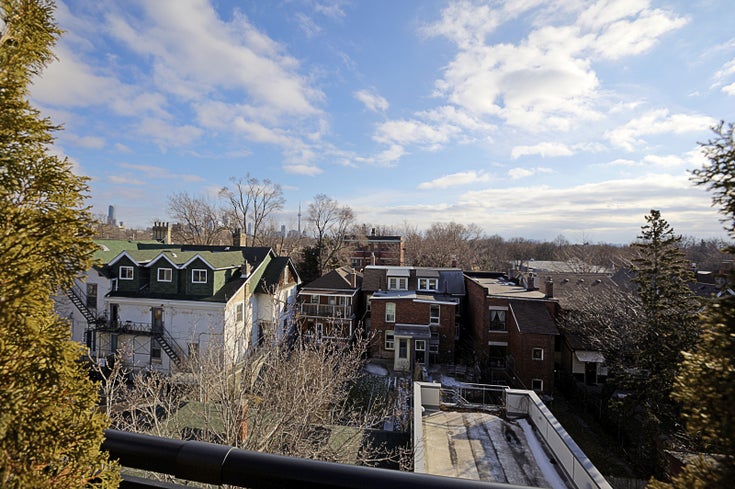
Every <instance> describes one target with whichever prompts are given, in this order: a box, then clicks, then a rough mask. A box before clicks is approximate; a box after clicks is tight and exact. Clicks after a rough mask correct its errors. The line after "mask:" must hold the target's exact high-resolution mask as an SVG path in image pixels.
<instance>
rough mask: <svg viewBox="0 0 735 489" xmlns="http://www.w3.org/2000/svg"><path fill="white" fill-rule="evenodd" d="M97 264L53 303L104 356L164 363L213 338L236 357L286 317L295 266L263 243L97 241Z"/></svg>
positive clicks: (281, 326)
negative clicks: (234, 244)
mask: <svg viewBox="0 0 735 489" xmlns="http://www.w3.org/2000/svg"><path fill="white" fill-rule="evenodd" d="M97 244H98V246H99V251H98V252H97V254H96V256H95V258H96V263H97V264H96V265H95V266H94V267H93V268H92V269H91V270H89V271H88V272H87V273H86V274H85V275H84V276H82V277H80V278H78V279H77V280H76V281H75V284H74V286H73V287H72V289H70V290H69V291H66V294H65V295H63V296H61V297H59V299H58V300H57V303H56V309H57V312H58V313H59V314H60V315H63V316H66V317H68V318H69V319H70V321H71V325H72V338H73V339H74V340H76V341H80V342H83V343H86V344H87V346H88V347H89V349H90V352H91V354H92V356H93V357H94V358H97V359H99V360H100V362H103V361H104V359H107V358H108V357H109V356H110V355H114V354H116V353H117V354H119V355H121V358H122V361H123V362H124V363H125V364H126V365H128V366H129V367H131V368H135V369H140V368H148V369H155V370H161V371H166V372H169V371H171V370H172V368H173V367H174V366H176V367H182V366H183V364H184V363H185V361H186V359H187V357H189V356H190V355H192V354H194V353H196V352H199V351H203V350H206V349H209V348H215V347H216V348H217V349H218V350H219V351H221V353H222V355H223V356H224V358H225V359H226V360H228V361H231V362H237V361H239V360H240V359H241V358H242V357H243V356H244V355H245V354H246V353H247V351H248V350H249V349H250V348H251V347H252V346H253V345H254V344H256V343H257V342H259V341H263V340H264V339H265V338H272V339H273V340H274V341H276V340H278V339H279V338H281V337H282V336H283V335H284V334H285V333H286V331H287V330H288V329H289V328H291V327H292V315H293V309H294V307H295V298H296V292H297V286H298V284H299V277H298V274H297V272H296V270H295V268H294V266H293V264H292V263H291V261H290V259H288V258H285V257H278V256H276V255H275V253H274V252H273V250H272V249H270V248H267V247H234V246H233V247H229V246H191V245H170V244H161V243H159V242H157V241H151V242H141V241H137V242H135V241H114V240H99V241H97Z"/></svg>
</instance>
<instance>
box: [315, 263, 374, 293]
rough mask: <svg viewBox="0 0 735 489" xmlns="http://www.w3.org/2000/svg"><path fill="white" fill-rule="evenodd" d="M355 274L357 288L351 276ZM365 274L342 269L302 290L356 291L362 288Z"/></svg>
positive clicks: (326, 275)
mask: <svg viewBox="0 0 735 489" xmlns="http://www.w3.org/2000/svg"><path fill="white" fill-rule="evenodd" d="M353 273H354V274H355V282H356V286H353V285H352V280H351V275H352V274H353ZM362 281H363V274H362V272H358V271H356V270H354V269H352V268H351V267H340V268H337V269H335V270H332V271H331V272H329V273H326V274H324V275H322V276H321V277H319V278H317V279H314V280H312V281H311V282H309V283H308V284H306V285H305V286H304V287H303V289H302V290H306V289H309V290H350V291H352V290H356V289H359V288H361V287H362Z"/></svg>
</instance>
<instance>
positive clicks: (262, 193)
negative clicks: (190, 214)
mask: <svg viewBox="0 0 735 489" xmlns="http://www.w3.org/2000/svg"><path fill="white" fill-rule="evenodd" d="M230 181H231V182H232V186H231V188H228V187H223V188H222V189H221V190H220V195H221V196H222V197H225V198H226V199H227V200H228V202H229V203H230V207H231V211H232V213H233V215H234V220H235V222H237V226H238V227H239V228H240V230H242V231H243V232H245V233H246V238H245V243H243V245H244V246H248V245H249V246H255V245H258V244H263V236H262V234H263V231H264V228H265V225H266V224H267V220H268V218H269V217H270V216H271V215H272V214H273V213H275V212H278V211H280V210H281V209H283V206H284V204H285V203H286V199H284V198H283V190H282V189H281V186H280V185H279V184H277V183H273V182H271V181H270V180H268V179H265V180H263V181H260V180H258V179H257V178H255V177H251V176H250V174H248V175H246V176H245V178H239V179H236V178H235V177H232V178H230ZM248 223H250V224H251V228H250V229H248ZM247 235H250V237H249V240H248V237H247Z"/></svg>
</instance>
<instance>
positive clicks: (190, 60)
mask: <svg viewBox="0 0 735 489" xmlns="http://www.w3.org/2000/svg"><path fill="white" fill-rule="evenodd" d="M56 17H57V21H58V23H59V25H60V26H61V28H62V29H64V30H65V31H66V32H65V34H64V36H63V37H62V39H61V41H60V43H59V45H58V46H57V48H56V54H57V56H58V58H59V60H58V62H54V63H53V64H52V65H50V66H49V67H48V68H47V69H46V71H45V72H44V73H43V75H42V77H41V78H39V79H38V80H36V81H35V85H34V87H33V88H32V100H33V102H34V104H35V105H36V106H38V107H39V108H41V110H42V111H43V113H44V114H46V115H49V116H51V117H52V119H53V120H54V122H56V123H61V124H63V125H64V130H62V131H60V132H59V133H58V134H57V137H58V139H57V143H56V145H55V148H54V151H56V152H58V153H59V154H62V155H67V156H68V157H69V158H70V159H71V160H72V162H73V164H74V166H75V171H77V172H78V173H80V174H84V175H87V176H89V177H91V182H90V189H91V200H90V204H91V205H92V206H93V212H94V213H95V214H97V215H101V216H106V215H107V213H108V206H110V205H113V206H114V208H115V217H116V219H117V220H118V221H122V222H124V223H125V225H126V226H127V227H149V226H151V225H152V223H153V222H154V221H170V220H171V219H170V217H169V216H168V214H167V209H166V207H167V205H166V200H167V199H166V198H167V196H168V195H170V194H172V193H177V192H187V193H189V194H191V195H205V196H209V197H210V198H211V199H213V200H214V199H215V198H216V193H217V190H219V189H220V188H221V187H223V186H226V185H228V184H229V183H230V182H229V178H230V177H244V176H245V175H246V174H247V173H250V175H252V176H254V177H256V178H258V179H261V180H262V179H270V180H271V181H273V182H275V183H279V184H281V185H282V187H283V189H284V197H285V198H286V208H285V209H284V213H283V215H282V216H278V217H276V218H275V223H276V227H277V228H279V229H280V227H281V225H285V226H286V227H287V228H288V229H295V228H296V226H297V223H296V220H297V212H298V207H299V203H300V204H301V206H302V213H303V215H304V216H305V215H306V209H307V207H308V204H309V202H310V201H311V200H312V199H313V197H314V196H315V195H316V194H319V193H324V194H327V195H329V196H330V197H332V198H334V199H336V200H338V201H339V202H340V203H341V204H347V205H349V206H351V207H352V209H353V210H354V212H355V215H356V220H357V222H359V223H362V222H368V223H371V224H373V225H394V226H398V227H400V226H402V225H403V224H404V223H408V224H410V225H415V226H417V227H418V228H420V229H425V228H428V227H429V226H430V225H431V223H433V222H449V221H455V222H460V223H464V224H472V223H474V224H476V225H478V226H479V227H480V228H482V229H483V231H485V232H486V233H487V234H488V235H493V234H499V235H500V236H502V237H504V238H506V239H507V238H512V237H523V238H528V239H541V240H553V239H554V238H555V237H556V236H559V235H563V236H565V237H566V238H567V239H568V240H569V241H571V242H573V243H574V242H581V241H587V242H593V243H597V242H610V243H621V244H622V243H629V242H631V241H633V240H634V239H635V238H636V236H637V235H638V234H639V233H640V226H641V225H643V224H644V216H645V215H646V214H647V213H648V212H649V210H650V209H654V208H655V209H659V210H661V213H662V216H663V217H664V218H665V219H666V220H667V221H668V222H669V223H670V224H671V225H672V226H673V227H674V230H675V231H676V232H677V233H678V234H684V235H691V236H696V237H701V238H710V237H725V236H726V233H725V231H724V230H723V228H722V224H721V223H720V222H719V218H720V216H719V215H718V214H717V211H716V209H714V208H712V207H711V195H710V194H708V193H707V192H706V191H705V190H704V189H702V188H697V187H694V186H693V185H692V183H691V182H690V179H689V173H688V171H689V170H691V169H694V168H698V167H700V166H701V165H702V163H703V162H704V160H703V157H702V155H701V154H700V152H699V150H698V145H697V142H699V141H706V140H707V139H709V138H710V137H711V131H710V127H711V126H712V125H714V124H716V123H718V121H719V120H721V119H725V120H726V121H734V120H735V110H734V109H735V31H734V30H733V26H735V8H733V5H732V3H731V2H730V1H726V0H693V1H683V0H682V1H635V0H607V1H599V2H593V1H583V0H559V1H542V0H526V1H517V0H511V1H507V2H503V1H492V2H473V1H438V0H424V1H418V0H417V1H408V0H406V1H399V2H395V1H385V0H375V1H372V0H371V1H364V0H362V1H358V0H354V1H347V0H282V1H278V0H274V1H268V2H262V1H256V0H244V1H231V0H211V1H208V0H156V1H144V0H139V1H135V0H133V1H125V2H113V1H108V0H95V1H91V0H78V1H76V0H74V1H64V2H62V1H60V2H58V8H57V16H56Z"/></svg>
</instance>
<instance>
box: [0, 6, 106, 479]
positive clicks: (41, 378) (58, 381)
mask: <svg viewBox="0 0 735 489" xmlns="http://www.w3.org/2000/svg"><path fill="white" fill-rule="evenodd" d="M53 13H54V4H53V2H51V1H48V0H0V15H1V16H2V23H0V386H1V387H0V486H2V487H23V488H27V487H34V488H43V487H64V488H67V487H94V486H98V487H114V486H116V485H117V482H118V479H119V476H118V469H117V467H116V465H115V464H111V463H109V462H108V460H107V455H106V453H104V452H102V451H101V450H100V445H101V442H102V440H103V429H104V428H105V427H106V426H107V420H106V418H105V417H104V416H103V415H101V414H99V413H98V411H97V409H96V408H97V399H98V396H97V386H96V385H95V384H93V383H92V382H90V381H89V379H88V377H87V375H86V372H85V371H84V369H83V368H82V366H81V365H80V364H79V362H78V359H79V358H80V357H81V356H82V355H83V350H82V349H81V347H80V346H79V345H78V344H76V343H74V342H72V341H71V339H70V328H69V324H68V322H66V321H64V320H62V319H61V318H59V317H57V316H56V315H55V314H54V312H53V300H52V296H53V295H54V294H55V293H56V291H58V290H59V289H63V288H64V287H68V286H69V285H70V283H71V281H72V280H73V277H74V276H75V275H76V274H77V273H79V272H80V271H82V270H85V269H87V268H88V267H89V265H90V263H91V256H92V253H93V252H94V244H93V242H92V241H91V232H92V227H91V223H92V217H91V214H90V213H89V211H88V210H87V209H86V208H85V207H84V198H85V197H84V195H85V193H86V191H87V186H86V181H85V179H84V178H80V177H78V176H75V175H74V174H73V173H72V171H71V166H70V164H69V162H68V161H66V160H62V159H60V158H59V157H57V156H55V155H53V154H51V153H50V152H49V149H48V145H50V144H51V143H52V142H53V136H52V134H53V132H54V131H55V130H57V129H58V127H56V126H54V125H53V124H52V123H51V121H50V120H48V119H46V118H43V117H41V116H40V114H39V112H38V110H36V109H34V108H33V107H32V106H31V105H30V103H29V102H28V86H29V84H30V82H31V80H32V78H33V77H34V76H36V75H38V74H39V73H40V71H41V70H42V69H43V67H44V66H45V65H46V64H47V63H48V62H49V61H51V60H52V59H53V52H52V47H53V45H54V43H55V41H56V39H57V38H58V36H59V35H60V31H59V29H58V28H57V26H56V25H55V23H54V20H53Z"/></svg>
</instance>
